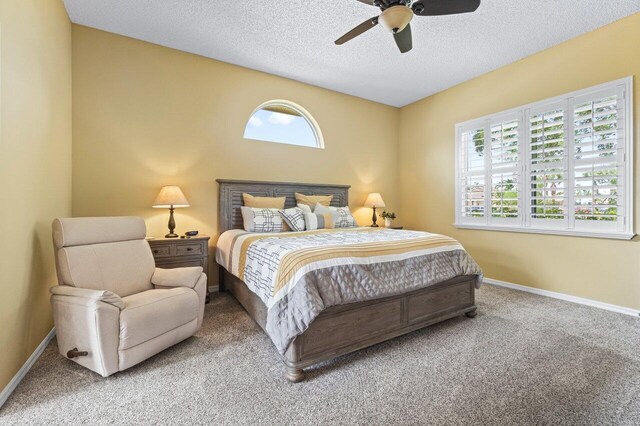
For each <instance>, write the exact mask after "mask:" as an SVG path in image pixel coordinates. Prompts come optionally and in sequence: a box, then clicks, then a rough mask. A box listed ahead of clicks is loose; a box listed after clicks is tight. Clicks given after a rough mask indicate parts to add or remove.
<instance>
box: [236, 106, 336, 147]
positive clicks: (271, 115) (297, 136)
mask: <svg viewBox="0 0 640 426" xmlns="http://www.w3.org/2000/svg"><path fill="white" fill-rule="evenodd" d="M244 137H245V139H253V140H258V141H265V142H276V143H285V144H289V145H298V146H307V147H311V148H324V140H323V139H322V132H321V131H320V127H319V126H318V123H317V122H316V120H314V118H313V117H312V116H311V114H309V112H308V111H307V110H305V109H304V108H302V107H301V106H300V105H297V104H294V103H293V102H290V101H285V100H282V99H277V100H273V101H268V102H265V103H263V104H262V105H260V106H259V107H258V108H256V109H255V111H253V114H251V117H250V118H249V121H248V122H247V126H246V127H245V129H244Z"/></svg>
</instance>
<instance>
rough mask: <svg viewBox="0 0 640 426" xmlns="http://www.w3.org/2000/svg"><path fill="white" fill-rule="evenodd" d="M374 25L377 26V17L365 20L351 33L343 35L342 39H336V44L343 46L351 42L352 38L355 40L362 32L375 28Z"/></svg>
mask: <svg viewBox="0 0 640 426" xmlns="http://www.w3.org/2000/svg"><path fill="white" fill-rule="evenodd" d="M376 25H378V17H377V16H375V17H373V18H371V19H367V20H366V21H364V22H363V23H362V24H360V25H358V26H357V27H355V28H354V29H352V30H351V31H349V32H348V33H346V34H345V35H343V36H342V37H340V38H339V39H337V40H336V44H344V43H346V42H348V41H349V40H351V39H352V38H355V37H357V36H359V35H360V34H362V33H363V32H365V31H368V30H370V29H371V28H373V27H375V26H376Z"/></svg>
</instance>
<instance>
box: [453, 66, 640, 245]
mask: <svg viewBox="0 0 640 426" xmlns="http://www.w3.org/2000/svg"><path fill="white" fill-rule="evenodd" d="M631 94H632V80H631V78H627V79H622V80H617V81H614V82H611V83H607V84H603V85H600V86H596V87H593V88H589V89H585V90H582V91H579V92H575V93H571V94H568V95H565V96H560V97H557V98H554V99H551V100H548V101H542V102H537V103H534V104H530V105H526V106H523V107H520V108H515V109H513V110H511V111H507V112H503V113H499V114H495V115H493V116H489V117H484V118H480V119H477V120H473V121H469V122H466V123H463V124H459V125H457V126H456V135H457V136H456V150H457V151H456V152H457V157H456V225H457V226H461V227H471V228H477V229H483V228H487V229H501V228H504V229H509V230H517V231H522V232H539V233H556V234H567V235H581V236H601V237H605V238H624V239H629V238H632V237H633V235H635V234H634V232H633V216H632V205H633V199H632V195H633V169H632V165H631V164H630V163H631V160H630V158H632V157H631V156H632V154H633V143H632V141H633V135H632V133H633V127H632V120H631V116H632V114H631V108H632V107H631V105H632V99H631Z"/></svg>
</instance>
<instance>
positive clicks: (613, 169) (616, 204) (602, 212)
mask: <svg viewBox="0 0 640 426" xmlns="http://www.w3.org/2000/svg"><path fill="white" fill-rule="evenodd" d="M623 101H624V99H623V93H620V90H617V88H612V89H611V90H606V91H601V92H597V93H593V94H590V95H587V96H582V97H579V98H577V99H574V111H573V120H574V123H573V125H574V149H573V152H572V155H573V171H574V174H573V175H574V194H573V197H574V210H573V213H574V227H576V228H585V229H587V228H601V229H608V230H618V229H621V228H624V211H625V206H624V198H625V197H624V193H625V185H624V183H625V170H624V165H625V164H624V160H625V158H624V157H625V155H624V148H625V146H624V130H625V126H624V102H623Z"/></svg>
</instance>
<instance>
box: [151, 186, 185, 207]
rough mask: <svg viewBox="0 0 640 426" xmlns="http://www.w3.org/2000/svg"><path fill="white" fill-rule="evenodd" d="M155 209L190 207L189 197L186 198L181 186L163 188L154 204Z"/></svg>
mask: <svg viewBox="0 0 640 426" xmlns="http://www.w3.org/2000/svg"><path fill="white" fill-rule="evenodd" d="M153 207H155V208H158V209H159V208H165V209H168V208H171V207H173V208H178V207H189V202H188V201H187V197H185V196H184V194H183V193H182V190H181V189H180V187H179V186H173V185H170V186H163V187H162V189H161V190H160V193H159V194H158V196H157V197H156V200H155V201H154V202H153Z"/></svg>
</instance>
